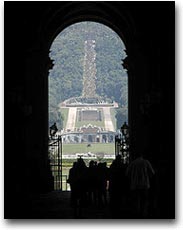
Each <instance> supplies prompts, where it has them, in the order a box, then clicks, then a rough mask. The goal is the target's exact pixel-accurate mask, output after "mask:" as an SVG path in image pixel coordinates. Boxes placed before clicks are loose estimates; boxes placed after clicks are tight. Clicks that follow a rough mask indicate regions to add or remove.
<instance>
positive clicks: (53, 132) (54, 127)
mask: <svg viewBox="0 0 183 230" xmlns="http://www.w3.org/2000/svg"><path fill="white" fill-rule="evenodd" d="M57 131H58V128H57V125H56V123H54V124H53V125H52V126H51V127H50V136H51V139H52V138H53V136H55V134H56V133H57Z"/></svg>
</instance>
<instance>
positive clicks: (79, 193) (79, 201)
mask: <svg viewBox="0 0 183 230" xmlns="http://www.w3.org/2000/svg"><path fill="white" fill-rule="evenodd" d="M70 173H71V183H72V182H74V183H73V184H72V188H74V190H73V191H74V197H73V198H72V199H73V201H74V203H73V208H74V212H75V217H76V218H78V217H81V211H82V208H83V207H85V206H86V205H87V174H88V172H87V167H86V165H85V162H84V161H83V159H82V158H79V159H78V160H77V163H76V164H75V163H74V167H73V170H71V172H70ZM68 182H69V183H70V177H69V180H68ZM72 195H73V194H72Z"/></svg>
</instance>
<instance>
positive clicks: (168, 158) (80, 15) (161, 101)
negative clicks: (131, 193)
mask: <svg viewBox="0 0 183 230" xmlns="http://www.w3.org/2000/svg"><path fill="white" fill-rule="evenodd" d="M174 13H175V12H174V2H166V3H164V2H148V3H145V2H140V3H138V2H136V3H135V2H134V3H133V4H132V3H131V2H115V3H114V2H45V3H41V2H18V3H16V2H5V75H6V77H5V113H6V116H5V142H6V146H5V191H6V192H5V218H30V217H31V216H34V212H33V210H32V209H31V204H32V197H34V196H35V195H36V194H37V195H38V194H41V193H43V192H48V191H50V190H51V186H50V184H49V183H48V182H50V181H51V179H50V178H51V175H50V171H49V162H48V146H47V143H48V123H47V122H48V70H49V68H50V67H51V65H52V62H51V61H50V59H49V49H50V45H51V43H52V41H53V40H54V38H55V36H56V35H57V34H58V33H59V32H60V31H61V30H63V29H64V28H66V27H67V26H68V25H71V24H73V23H75V22H79V21H83V20H93V21H98V22H101V23H103V24H105V25H107V26H109V27H110V28H112V29H113V30H114V31H115V32H116V33H118V35H119V36H120V37H121V38H122V40H123V41H124V43H125V46H126V48H127V51H128V53H127V56H128V58H127V59H126V60H125V61H124V65H125V67H126V68H127V69H128V78H129V100H128V102H129V103H128V104H129V124H130V132H131V141H132V144H133V152H134V153H135V152H136V151H138V150H139V149H141V148H142V143H145V144H146V146H144V147H143V148H145V147H146V148H147V149H148V158H149V159H151V161H152V163H153V165H154V166H155V168H156V169H157V171H158V180H159V182H158V183H159V184H158V191H159V194H158V199H159V203H158V211H159V213H156V214H154V216H155V217H156V218H157V217H158V218H173V217H174V211H175V209H174V195H175V194H174V162H175V155H174V152H175V151H174V147H175V143H174V140H172V136H173V134H174V98H175V96H174V92H175V87H174V86H175V82H174V79H175V77H174ZM162 15H163V17H162ZM12 19H13V20H12ZM144 19H145V20H144ZM12 34H13V35H14V36H13V42H12ZM15 35H16V36H15ZM10 67H11V68H10ZM167 67H168V68H167ZM10 108H11V109H12V110H11V111H10ZM12 111H13V113H12ZM12 114H13V116H12ZM172 121H173V122H172ZM157 127H158V128H157ZM10 131H11V138H10ZM12 137H13V138H12ZM154 137H156V145H155V144H154V141H155V139H154ZM10 139H11V144H10ZM167 143H169V145H167ZM15 150H16V151H17V150H18V155H17V154H15V152H16V151H15ZM162 166H163V167H162ZM12 175H13V179H12ZM12 188H13V190H14V192H13V193H12ZM167 200H168V201H169V202H167ZM39 218H40V216H39Z"/></svg>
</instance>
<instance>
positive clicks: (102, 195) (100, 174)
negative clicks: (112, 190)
mask: <svg viewBox="0 0 183 230" xmlns="http://www.w3.org/2000/svg"><path fill="white" fill-rule="evenodd" d="M108 178H109V172H108V168H107V164H106V162H104V163H99V164H98V167H97V177H96V179H97V198H98V206H99V207H103V206H104V205H107V180H108Z"/></svg>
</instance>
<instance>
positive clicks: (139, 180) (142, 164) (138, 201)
mask: <svg viewBox="0 0 183 230" xmlns="http://www.w3.org/2000/svg"><path fill="white" fill-rule="evenodd" d="M153 174H154V169H153V168H152V166H151V164H150V162H149V161H148V160H146V159H144V158H143V156H142V154H139V155H138V157H137V158H136V159H135V160H134V161H132V162H131V163H130V165H129V166H128V168H127V170H126V175H127V176H128V178H129V185H130V189H131V191H132V201H133V203H134V204H135V207H134V208H135V212H136V213H135V214H136V215H137V217H147V215H148V190H149V188H150V177H151V176H152V175H153Z"/></svg>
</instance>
